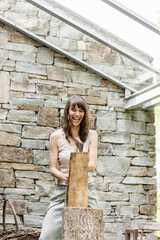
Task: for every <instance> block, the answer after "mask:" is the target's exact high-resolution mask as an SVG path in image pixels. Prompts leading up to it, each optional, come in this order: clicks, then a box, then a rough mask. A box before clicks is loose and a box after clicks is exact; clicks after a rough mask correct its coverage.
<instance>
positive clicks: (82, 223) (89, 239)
mask: <svg viewBox="0 0 160 240" xmlns="http://www.w3.org/2000/svg"><path fill="white" fill-rule="evenodd" d="M62 218H63V219H62V240H104V230H103V210H102V209H95V208H72V207H65V208H63V210H62Z"/></svg>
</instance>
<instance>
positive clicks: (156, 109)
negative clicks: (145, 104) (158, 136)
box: [154, 106, 160, 127]
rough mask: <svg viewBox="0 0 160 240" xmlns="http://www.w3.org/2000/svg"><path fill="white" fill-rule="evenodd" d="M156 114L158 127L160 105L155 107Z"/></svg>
mask: <svg viewBox="0 0 160 240" xmlns="http://www.w3.org/2000/svg"><path fill="white" fill-rule="evenodd" d="M154 114H155V125H156V127H157V126H158V124H159V122H160V106H158V107H155V109H154ZM159 125H160V124H159Z"/></svg>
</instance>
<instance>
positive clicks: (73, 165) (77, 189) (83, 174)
mask: <svg viewBox="0 0 160 240" xmlns="http://www.w3.org/2000/svg"><path fill="white" fill-rule="evenodd" d="M66 205H67V207H87V206H88V153H85V152H77V153H71V160H70V172H69V183H68V190H67V204H66Z"/></svg>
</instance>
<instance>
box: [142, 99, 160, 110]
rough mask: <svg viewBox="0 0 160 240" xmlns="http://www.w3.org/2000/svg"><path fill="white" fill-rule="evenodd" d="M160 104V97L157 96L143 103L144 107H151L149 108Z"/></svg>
mask: <svg viewBox="0 0 160 240" xmlns="http://www.w3.org/2000/svg"><path fill="white" fill-rule="evenodd" d="M159 105H160V97H157V98H155V99H153V100H151V101H149V102H147V103H144V104H143V105H142V109H149V108H154V107H157V106H159Z"/></svg>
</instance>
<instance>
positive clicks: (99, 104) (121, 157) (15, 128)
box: [0, 0, 157, 240]
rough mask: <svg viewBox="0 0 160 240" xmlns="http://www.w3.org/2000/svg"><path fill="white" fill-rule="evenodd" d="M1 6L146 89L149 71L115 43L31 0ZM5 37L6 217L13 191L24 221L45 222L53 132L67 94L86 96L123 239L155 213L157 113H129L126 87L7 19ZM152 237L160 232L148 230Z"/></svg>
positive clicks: (114, 226)
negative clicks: (95, 36)
mask: <svg viewBox="0 0 160 240" xmlns="http://www.w3.org/2000/svg"><path fill="white" fill-rule="evenodd" d="M0 8H1V14H2V15H3V16H5V17H6V18H8V19H10V20H12V21H14V22H16V23H18V24H21V25H23V27H25V28H28V29H30V30H31V31H33V32H34V33H36V34H38V35H40V36H42V37H43V38H46V39H47V40H48V41H51V42H54V43H56V44H57V45H59V46H60V47H62V48H63V49H65V50H67V51H69V52H71V53H72V54H74V55H76V56H78V57H80V58H81V59H83V60H85V61H87V62H89V63H92V64H94V65H96V66H98V67H99V68H100V69H101V70H102V69H103V70H106V71H107V73H109V74H111V75H112V76H114V77H117V78H118V79H121V80H122V81H124V82H128V83H129V84H130V85H132V86H134V87H135V86H137V88H139V87H140V86H139V85H138V84H137V78H140V77H141V76H142V74H146V71H145V70H144V69H143V68H141V67H139V66H138V65H136V64H133V63H132V62H131V61H129V60H127V59H125V58H124V57H122V56H121V55H119V54H117V53H116V52H114V51H113V50H111V49H110V48H108V47H105V46H103V45H101V44H100V43H98V42H96V41H93V40H92V39H90V38H89V37H87V36H85V35H83V34H82V33H80V32H78V31H76V30H74V29H72V28H71V27H68V26H67V25H65V24H64V23H62V22H60V21H59V20H57V19H55V18H53V17H50V16H49V15H47V14H45V13H43V12H42V11H40V10H38V9H37V8H35V7H33V6H31V5H30V4H29V3H27V2H25V1H7V2H6V1H3V0H0ZM0 39H1V41H0V194H1V195H0V210H1V211H0V215H2V205H3V200H4V199H5V198H6V197H8V198H10V199H12V201H13V204H14V206H15V209H16V212H17V214H18V220H19V223H21V224H24V225H25V226H29V227H41V224H42V221H43V218H44V213H45V210H46V208H47V206H48V202H49V197H50V195H51V193H52V190H53V188H54V185H55V179H54V178H53V177H52V176H51V175H50V173H49V149H48V148H49V147H48V146H49V134H50V133H51V132H53V131H54V130H55V129H57V128H59V127H60V120H61V116H62V115H63V109H64V106H65V102H66V100H67V98H68V97H69V96H71V95H73V94H78V95H81V96H83V97H84V99H85V100H86V102H87V104H88V106H89V113H90V128H91V129H96V131H97V132H98V137H99V142H98V160H97V169H96V171H95V173H93V178H94V180H95V185H96V189H97V193H98V197H99V204H100V207H101V208H103V210H104V230H105V239H107V240H113V239H114V240H115V239H116V240H122V239H124V231H125V228H132V229H134V228H135V229H136V228H137V226H138V224H139V223H140V222H142V221H148V220H152V219H155V214H156V191H157V190H156V179H155V175H156V170H155V168H154V166H155V138H154V135H155V129H154V114H153V112H152V111H143V110H141V109H137V110H132V111H126V110H125V109H124V89H121V88H119V87H118V86H116V85H115V84H113V83H111V82H110V81H107V80H105V79H102V78H100V77H99V76H97V75H96V74H93V73H91V72H90V71H88V70H86V69H85V68H83V67H81V66H79V65H78V64H76V63H74V62H72V61H71V60H69V59H67V58H65V57H63V56H61V55H59V54H58V53H56V52H53V51H52V50H50V49H48V48H46V47H44V46H42V45H41V44H39V43H37V42H36V41H33V40H32V39H30V38H28V37H26V36H24V35H23V34H21V33H19V32H16V31H14V30H13V29H12V28H9V27H7V26H5V25H4V24H1V25H0ZM139 54H141V53H139ZM148 61H149V58H148ZM104 68H105V69H104ZM135 79H136V80H135ZM132 80H133V82H131V81H132ZM8 213H9V214H8V215H7V221H8V223H10V224H13V222H14V221H13V218H12V216H11V215H10V212H9V210H8ZM0 222H1V223H2V218H0ZM1 227H2V225H1ZM146 239H154V238H153V236H152V234H148V235H147V238H146Z"/></svg>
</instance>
